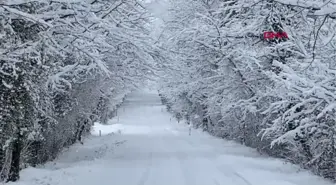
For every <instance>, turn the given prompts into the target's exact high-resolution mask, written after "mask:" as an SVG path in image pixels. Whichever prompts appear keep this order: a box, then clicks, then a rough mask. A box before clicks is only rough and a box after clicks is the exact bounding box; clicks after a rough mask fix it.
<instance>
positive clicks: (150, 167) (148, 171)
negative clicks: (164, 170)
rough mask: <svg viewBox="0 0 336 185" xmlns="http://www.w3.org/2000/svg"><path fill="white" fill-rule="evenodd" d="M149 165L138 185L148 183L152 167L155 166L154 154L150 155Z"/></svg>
mask: <svg viewBox="0 0 336 185" xmlns="http://www.w3.org/2000/svg"><path fill="white" fill-rule="evenodd" d="M149 158H150V159H149V163H148V165H147V168H146V170H145V172H143V174H142V176H141V178H140V181H139V182H138V184H137V185H144V184H145V183H146V182H147V181H148V178H149V174H150V171H151V169H152V166H153V153H152V152H151V153H150V154H149Z"/></svg>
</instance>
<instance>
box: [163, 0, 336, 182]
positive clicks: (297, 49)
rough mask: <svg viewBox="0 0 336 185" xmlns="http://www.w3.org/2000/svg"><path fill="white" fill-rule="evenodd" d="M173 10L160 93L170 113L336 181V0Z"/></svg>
mask: <svg viewBox="0 0 336 185" xmlns="http://www.w3.org/2000/svg"><path fill="white" fill-rule="evenodd" d="M168 2H169V3H168V4H169V8H168V14H169V16H167V17H168V18H165V20H164V22H165V25H164V26H165V29H164V32H163V33H162V35H161V36H160V38H161V40H162V41H164V42H161V47H163V48H165V49H166V50H167V51H169V52H170V54H169V59H168V62H167V63H166V64H165V66H166V69H165V73H164V75H165V78H163V79H162V82H161V84H162V86H161V89H160V93H161V96H162V98H163V100H164V102H165V103H166V104H167V106H168V109H169V110H170V111H171V112H173V113H174V114H175V115H176V116H177V117H178V118H183V119H186V120H188V121H190V122H192V124H194V126H196V127H202V128H204V129H205V130H206V131H208V132H210V133H211V134H213V135H216V136H218V137H223V138H227V139H231V140H236V141H239V142H241V143H242V144H244V145H247V146H249V147H253V148H256V149H257V150H258V151H260V152H262V153H267V154H269V155H272V156H276V157H280V158H284V159H286V160H288V161H290V162H292V163H295V164H299V165H301V166H302V167H304V168H307V169H310V170H312V171H313V172H314V173H316V174H319V175H321V176H323V177H327V178H330V179H333V180H336V173H335V172H336V114H335V113H336V37H335V34H336V32H335V31H336V29H335V28H336V2H335V1H325V0H304V1H297V0H197V1H195V0H170V1H168ZM264 32H286V33H287V35H288V38H281V39H277V38H275V39H266V40H265V39H263V36H262V35H263V33H264Z"/></svg>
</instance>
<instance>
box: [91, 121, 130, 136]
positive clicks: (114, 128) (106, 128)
mask: <svg viewBox="0 0 336 185" xmlns="http://www.w3.org/2000/svg"><path fill="white" fill-rule="evenodd" d="M121 130H123V125H122V124H111V125H103V124H101V123H99V122H95V123H94V125H93V128H92V130H91V134H92V135H94V136H100V135H101V136H104V135H109V134H113V133H120V132H121Z"/></svg>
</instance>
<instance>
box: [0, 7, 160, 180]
mask: <svg viewBox="0 0 336 185" xmlns="http://www.w3.org/2000/svg"><path fill="white" fill-rule="evenodd" d="M148 25H149V14H148V12H147V11H146V9H145V8H144V6H143V5H142V4H141V1H137V0H0V105H1V106H0V146H1V149H0V179H1V180H4V181H16V180H18V179H19V171H20V169H22V168H24V167H26V166H27V165H31V166H36V165H38V164H42V163H44V162H46V161H49V160H52V159H54V158H55V157H56V156H57V154H58V153H59V152H60V151H61V149H62V148H64V147H67V146H69V145H71V144H73V143H75V142H76V141H77V140H79V141H80V142H82V137H83V136H84V135H85V134H86V133H88V132H89V130H90V127H91V125H92V123H93V122H94V121H101V122H106V120H107V118H108V117H111V116H112V115H113V114H114V111H115V109H116V107H117V106H118V105H119V104H120V103H121V102H122V100H123V98H124V96H125V95H126V94H127V93H128V92H130V91H132V90H133V89H134V88H135V87H137V86H139V85H141V84H142V83H143V82H144V81H146V79H145V78H147V77H149V76H150V75H153V74H155V68H156V65H155V64H154V60H155V61H159V60H160V58H158V51H157V49H156V48H154V47H153V44H152V40H151V39H150V31H149V26H148Z"/></svg>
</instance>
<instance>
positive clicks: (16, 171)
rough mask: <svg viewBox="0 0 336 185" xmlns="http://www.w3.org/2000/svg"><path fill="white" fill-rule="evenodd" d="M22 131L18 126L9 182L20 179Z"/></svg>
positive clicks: (13, 144) (13, 145)
mask: <svg viewBox="0 0 336 185" xmlns="http://www.w3.org/2000/svg"><path fill="white" fill-rule="evenodd" d="M20 131H21V129H20V128H18V131H17V133H16V138H15V140H14V141H13V143H12V147H13V150H12V162H11V167H10V172H9V175H8V179H7V182H8V181H12V182H15V181H17V180H19V179H20V156H21V150H22V135H21V134H20Z"/></svg>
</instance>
